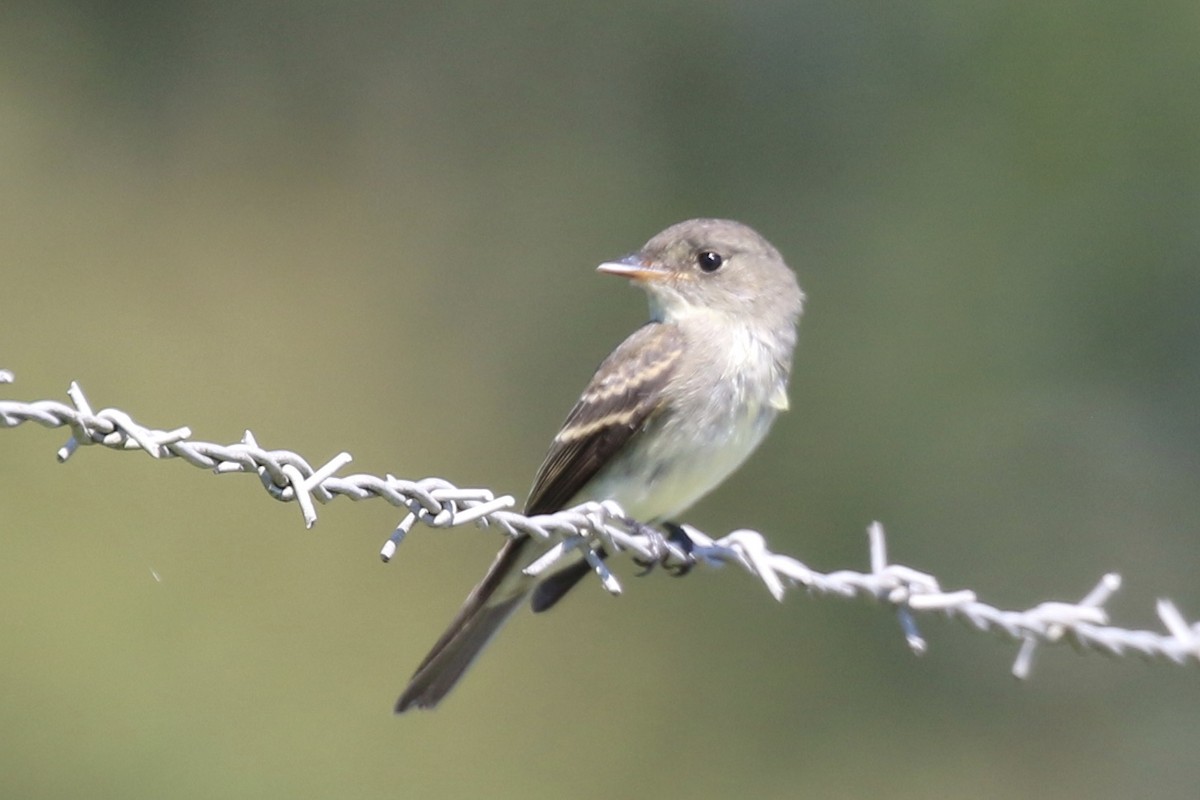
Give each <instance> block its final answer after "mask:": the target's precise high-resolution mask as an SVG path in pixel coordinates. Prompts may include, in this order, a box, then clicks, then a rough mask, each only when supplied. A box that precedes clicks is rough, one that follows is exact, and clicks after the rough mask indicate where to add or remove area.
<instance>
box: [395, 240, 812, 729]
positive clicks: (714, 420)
mask: <svg viewBox="0 0 1200 800" xmlns="http://www.w3.org/2000/svg"><path fill="white" fill-rule="evenodd" d="M597 270H598V271H599V272H601V273H604V274H609V275H615V276H620V277H624V278H626V279H628V280H629V281H630V282H631V283H633V284H634V285H636V286H637V287H639V288H641V289H643V290H644V291H645V292H646V295H647V298H648V300H649V307H650V319H649V321H647V322H646V323H645V324H644V325H642V326H641V327H639V328H638V329H637V330H635V331H634V332H633V333H632V334H631V335H630V336H629V337H628V338H627V339H625V341H623V342H622V343H621V344H620V345H618V346H617V347H616V349H615V350H613V351H612V353H611V354H610V355H609V356H608V357H607V358H605V359H604V361H603V362H601V364H600V366H599V367H598V368H597V370H596V373H595V375H594V376H593V377H592V379H591V381H590V382H589V383H588V384H587V386H586V388H585V389H584V390H583V393H582V394H581V395H580V397H579V400H578V402H576V404H575V405H574V407H573V408H572V409H571V411H570V413H569V414H568V415H567V419H566V421H565V422H564V423H563V425H562V427H561V429H560V430H559V432H558V434H557V435H556V436H555V437H554V440H553V441H552V443H551V445H550V448H549V451H548V452H547V454H546V456H545V459H544V461H543V462H542V464H541V467H540V468H539V469H538V471H537V474H536V476H535V478H534V481H533V487H532V489H531V490H530V493H529V497H528V500H527V501H526V504H525V509H524V510H525V514H527V515H529V516H534V515H539V514H550V513H553V512H556V511H559V510H561V509H564V508H569V507H572V506H574V505H578V504H580V503H583V502H586V501H605V500H612V501H615V502H616V503H617V504H618V505H619V506H620V507H621V509H622V510H623V511H624V512H625V514H626V515H627V516H628V517H629V518H630V519H631V520H636V521H637V522H638V523H639V524H645V525H652V524H660V523H667V522H670V521H671V520H672V519H673V518H674V517H676V516H677V515H678V514H680V513H681V512H683V511H684V510H686V509H687V508H689V507H690V506H691V505H692V504H694V503H695V502H696V501H697V500H699V499H700V498H701V497H703V496H704V495H706V494H708V493H709V492H710V491H711V490H712V489H714V488H715V487H716V486H717V485H718V484H720V483H721V482H722V481H724V480H725V478H727V477H728V476H729V475H730V474H731V473H732V472H733V471H734V470H736V469H737V468H738V467H739V466H740V465H741V464H742V463H743V462H744V461H745V459H746V458H747V457H748V456H749V455H750V453H751V452H752V451H753V450H754V449H755V448H756V447H757V446H758V445H759V443H760V442H761V441H762V439H763V437H764V436H766V434H767V431H768V429H769V428H770V426H771V423H772V422H773V420H774V419H775V417H776V416H777V414H778V413H779V412H781V411H784V410H786V409H787V408H788V397H787V387H788V380H789V377H790V374H791V370H792V355H793V351H794V349H795V346H796V337H797V325H798V322H799V319H800V316H801V313H802V312H803V308H804V302H805V295H804V293H803V291H801V289H800V286H799V283H798V282H797V280H796V275H795V273H794V272H793V271H792V270H791V268H789V267H788V266H787V264H786V263H785V262H784V260H783V257H782V256H781V255H780V253H779V251H778V250H776V249H775V247H773V246H772V245H771V244H770V243H769V242H768V241H767V240H766V239H765V238H763V237H762V236H761V235H760V234H759V233H757V232H756V231H754V230H753V229H752V228H750V227H749V226H747V225H744V224H742V223H740V222H735V221H733V220H727V219H691V220H687V221H685V222H680V223H677V224H675V225H672V226H670V227H668V228H667V229H666V230H664V231H662V232H661V233H659V234H657V235H655V236H653V237H652V238H651V239H650V240H649V241H647V242H646V244H645V245H644V246H642V248H641V249H640V250H638V251H637V252H635V253H633V254H632V255H629V256H626V257H624V258H621V259H619V260H616V261H608V262H604V263H602V264H600V265H599V266H598V267H597ZM549 546H550V545H549V544H547V543H545V542H542V541H539V540H536V539H534V538H533V537H531V536H530V535H528V534H524V533H521V534H517V535H516V536H514V537H513V538H510V539H509V540H508V541H507V542H506V543H505V544H504V545H503V547H501V549H500V551H499V553H498V554H497V555H496V557H495V559H494V561H493V562H492V564H491V566H490V568H489V569H488V571H487V573H486V574H485V575H484V577H483V579H482V580H481V581H480V582H479V584H478V585H477V586H475V588H474V589H473V590H472V591H471V593H470V594H469V595H468V596H467V599H466V601H465V602H464V603H463V605H462V607H461V609H460V610H459V612H458V614H457V615H456V616H455V617H454V619H453V620H452V621H451V623H450V625H449V626H448V627H447V628H446V630H445V632H444V633H443V634H442V636H441V637H440V638H439V639H438V640H437V642H436V643H435V644H434V645H433V647H432V649H431V650H430V651H429V654H428V655H426V656H425V658H424V660H422V661H421V663H420V665H419V666H418V667H417V669H416V671H415V672H414V673H413V676H412V678H411V679H410V681H409V683H408V685H407V687H406V688H405V689H404V692H403V693H402V694H401V696H400V698H399V699H398V700H397V701H396V705H395V711H396V713H401V712H404V711H406V710H408V709H411V708H433V707H434V706H436V705H437V704H438V703H439V702H440V701H441V700H442V699H443V698H444V697H445V696H446V695H447V694H448V693H449V692H450V690H451V689H452V688H454V686H455V685H456V684H457V683H458V682H459V680H460V679H461V678H462V676H463V675H464V673H466V671H467V669H468V668H469V667H470V666H471V664H472V663H473V662H474V661H475V659H476V658H477V657H478V656H479V654H480V653H481V652H482V651H483V649H484V647H485V646H486V645H487V644H488V643H489V642H490V641H491V639H492V637H493V636H495V634H496V633H497V632H498V631H499V630H500V628H501V627H502V626H503V624H504V623H505V622H506V621H507V620H508V619H509V617H510V616H511V615H512V614H513V612H514V611H516V610H517V608H519V607H520V606H521V604H522V603H523V602H524V601H525V600H526V599H527V598H529V599H530V600H531V606H532V608H533V610H534V611H535V612H541V611H545V610H547V609H549V608H550V607H552V606H553V605H555V604H556V603H557V602H558V601H559V600H560V599H561V598H562V597H563V595H564V594H566V592H567V591H569V590H570V589H571V588H572V587H573V586H574V585H575V584H576V583H578V582H579V581H580V580H581V579H582V578H584V577H586V575H587V574H588V572H590V571H591V570H592V567H591V566H590V565H589V564H588V562H587V561H586V560H582V559H580V560H576V561H575V562H573V563H571V564H570V565H569V566H567V567H564V568H561V569H559V570H557V571H555V572H554V573H552V574H551V575H549V576H548V577H541V578H533V577H530V576H528V575H525V574H524V572H523V569H524V568H525V567H527V566H528V565H529V564H530V563H532V562H533V561H535V560H536V559H537V558H538V557H539V556H540V555H542V554H543V553H545V552H546V550H547V549H548V548H549ZM603 555H604V554H603V553H601V556H603Z"/></svg>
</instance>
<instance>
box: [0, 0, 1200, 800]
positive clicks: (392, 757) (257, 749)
mask: <svg viewBox="0 0 1200 800" xmlns="http://www.w3.org/2000/svg"><path fill="white" fill-rule="evenodd" d="M1197 41H1200V6H1197V5H1196V3H1194V2H1185V1H1184V0H1179V1H1178V2H1158V3H1151V4H1145V3H1132V2H1102V3H1083V2H1063V3H1056V4H1042V3H995V2H916V3H903V4H883V3H855V2H850V3H834V2H814V3H805V4H799V3H785V2H760V3H745V4H740V3H728V2H725V3H722V2H693V3H684V2H666V3H658V4H653V5H650V4H642V3H621V2H617V3H608V4H604V5H602V6H601V5H588V6H585V5H583V4H559V3H517V4H488V3H479V2H450V3H399V4H396V3H383V2H358V3H337V4H330V3H314V2H292V3H286V4H285V3H278V2H255V1H254V0H251V2H243V3H221V2H204V1H203V0H193V2H183V3H172V4H155V3H119V2H118V3H85V2H58V1H56V0H45V1H44V2H39V3H22V2H14V3H8V4H5V6H4V7H3V9H0V152H2V153H3V158H0V181H2V182H3V186H4V191H3V192H0V240H2V241H3V242H4V246H3V249H2V251H0V259H2V265H0V275H2V276H3V281H2V282H0V334H2V335H0V342H2V343H3V344H2V345H0V367H4V368H8V369H11V370H13V371H14V372H15V374H16V376H17V383H16V384H15V385H13V386H10V387H5V388H3V389H0V395H3V396H7V397H13V398H20V399H38V398H46V397H49V398H63V397H64V396H65V395H64V391H65V388H66V385H67V383H68V381H70V380H72V379H77V380H79V381H80V382H81V383H82V385H83V387H84V389H85V390H86V391H87V392H88V394H89V396H90V398H91V399H92V401H93V403H94V404H95V405H96V407H98V408H99V407H104V406H109V405H112V406H117V407H119V408H121V409H123V410H125V411H128V412H129V413H131V414H133V415H134V416H135V417H136V418H137V419H139V420H140V421H142V422H144V423H146V424H149V425H155V426H161V427H173V426H177V425H183V424H187V425H190V426H191V427H192V428H193V430H194V431H195V432H196V434H197V435H198V436H200V437H202V438H208V439H212V440H217V441H233V440H236V439H237V438H238V437H239V436H240V435H241V432H242V430H243V429H244V428H246V427H250V428H251V429H253V430H254V432H255V434H256V435H257V436H258V437H259V439H260V441H261V442H262V443H263V444H264V445H265V446H277V447H288V448H293V449H296V450H299V451H301V452H304V453H306V454H308V455H309V456H310V457H311V458H312V460H314V461H319V460H323V459H325V458H327V457H329V456H331V455H332V454H334V453H336V452H338V451H339V450H342V449H346V450H349V451H350V452H352V453H353V454H354V456H355V459H356V460H355V464H354V465H353V469H360V470H363V471H372V472H384V471H390V472H393V473H395V474H398V475H404V476H410V477H422V476H425V475H441V476H444V477H446V478H449V479H451V480H453V481H455V482H457V483H460V484H464V485H487V486H491V487H493V488H495V489H496V490H498V491H505V492H512V493H515V494H518V495H520V494H522V493H523V492H524V491H525V488H526V484H527V482H528V480H529V479H530V477H531V476H532V473H533V470H534V468H535V467H536V465H537V463H538V461H539V460H540V457H541V455H542V449H543V447H544V446H545V444H546V443H547V442H548V440H549V438H550V436H551V435H552V434H553V432H554V430H555V429H556V426H557V424H558V423H559V422H560V420H561V418H562V416H563V414H565V412H566V410H567V408H568V407H569V406H570V403H571V402H572V401H573V400H574V398H575V396H576V392H577V391H578V390H579V388H580V387H581V385H582V383H583V382H584V381H585V380H586V379H587V377H588V376H589V375H590V371H591V369H592V368H593V366H594V365H595V364H596V363H597V362H598V361H599V359H600V358H602V357H603V356H604V355H605V354H606V353H607V352H608V350H609V349H610V348H611V347H612V346H613V345H614V344H615V343H616V342H618V341H619V340H620V339H621V338H622V337H623V336H624V335H625V334H627V333H628V332H629V331H630V330H631V329H632V328H633V327H634V326H635V325H637V324H638V323H639V322H640V321H641V320H642V319H643V318H644V314H645V309H644V301H643V299H642V298H641V297H640V296H639V295H638V293H636V292H633V291H631V290H630V289H629V288H628V287H625V286H623V285H621V283H620V282H619V281H611V280H608V279H604V278H601V277H598V276H596V275H594V274H593V271H592V267H593V266H594V265H595V264H596V263H598V262H599V261H601V260H602V259H605V258H610V257H613V256H618V255H621V254H623V253H625V252H628V251H630V250H632V249H634V248H636V247H637V246H638V245H639V244H641V242H642V241H644V240H645V239H646V238H648V237H649V236H650V235H652V234H653V233H655V232H657V231H658V230H659V229H661V228H663V227H665V226H666V225H668V224H670V223H672V222H675V221H678V220H680V219H683V218H686V217H691V216H700V215H713V216H730V217H734V218H738V219H741V220H743V221H745V222H747V223H749V224H751V225H753V226H755V227H756V228H758V229H759V230H761V231H762V232H763V233H764V234H765V235H766V236H767V237H768V238H770V239H771V240H772V241H773V242H774V243H775V244H776V245H777V246H778V247H779V248H780V249H781V250H782V251H783V252H784V254H785V255H786V256H787V257H788V258H789V261H790V262H791V263H792V265H793V266H794V267H795V268H796V269H797V272H798V273H799V275H800V278H801V283H802V284H803V285H804V287H805V289H806V290H807V292H808V294H809V298H810V303H809V308H808V313H807V315H806V317H805V319H804V322H803V325H802V333H801V346H800V351H799V354H798V359H797V368H796V378H795V381H794V386H793V391H792V406H793V409H794V411H793V413H791V414H789V415H787V416H786V417H785V418H784V419H782V420H781V421H780V423H779V424H778V425H777V426H776V429H775V431H774V433H773V435H772V437H771V438H770V439H769V440H768V442H767V443H766V445H764V447H763V449H762V451H760V453H759V454H758V455H757V456H756V457H755V458H754V459H753V460H752V461H751V463H750V464H748V465H747V466H746V468H745V469H743V470H742V471H741V472H740V473H739V474H738V475H737V476H735V477H734V478H733V479H731V480H730V481H729V483H728V484H727V485H726V486H725V487H724V488H723V489H722V490H721V491H719V492H718V493H716V494H715V495H714V496H713V497H712V498H710V499H708V500H706V501H705V502H704V503H702V504H701V505H699V506H697V507H696V508H695V509H694V510H693V511H692V512H691V513H690V514H689V516H688V521H689V522H692V523H694V524H696V525H698V526H699V527H701V528H703V529H705V530H709V531H712V532H714V533H715V532H722V531H725V530H728V529H731V528H735V527H754V528H757V529H760V530H763V531H765V532H767V533H768V534H769V535H770V538H771V541H772V543H773V545H774V546H775V547H777V548H778V549H781V550H784V551H788V552H792V553H795V554H796V555H798V556H799V557H801V558H803V559H805V560H808V561H809V562H810V563H812V564H813V565H814V566H816V567H818V568H823V569H831V568H835V567H840V566H847V567H855V566H862V565H864V564H865V562H866V552H865V551H866V543H865V535H864V534H863V531H864V529H865V527H866V525H867V523H868V522H869V521H870V520H872V519H875V518H878V519H881V520H883V521H884V522H885V523H886V524H887V526H888V529H889V531H890V533H891V548H892V554H893V556H894V557H895V558H896V559H897V560H898V561H901V562H903V563H908V564H912V565H914V566H917V567H921V568H924V569H928V570H930V571H933V572H935V573H936V574H938V575H939V576H941V577H942V578H943V579H944V580H945V581H946V582H947V584H948V585H950V586H967V587H971V588H974V589H977V590H979V591H980V592H982V593H983V594H984V596H985V597H986V598H987V599H988V600H990V601H993V602H996V603H999V604H1009V605H1012V606H1017V607H1020V606H1025V605H1032V604H1034V603H1037V602H1040V601H1041V600H1043V599H1049V598H1055V599H1074V598H1077V597H1079V596H1082V594H1084V593H1085V592H1086V591H1087V590H1088V589H1089V588H1090V587H1091V585H1092V584H1093V582H1094V581H1095V579H1096V578H1097V577H1098V576H1099V575H1100V574H1102V573H1103V572H1105V571H1108V570H1113V569H1115V570H1118V571H1120V572H1122V573H1123V574H1124V576H1125V578H1126V586H1127V588H1126V589H1125V590H1124V591H1123V593H1122V594H1121V595H1120V596H1119V598H1118V599H1117V601H1116V602H1115V603H1114V604H1113V612H1114V614H1115V615H1116V618H1117V620H1118V621H1120V622H1123V623H1126V624H1129V625H1144V626H1153V625H1154V624H1155V621H1154V619H1153V616H1152V613H1151V608H1152V602H1153V599H1154V598H1155V597H1157V596H1160V595H1165V596H1171V597H1173V598H1175V599H1176V600H1177V601H1179V603H1180V604H1181V607H1182V608H1183V609H1184V611H1185V613H1187V614H1189V616H1191V617H1193V618H1194V617H1195V616H1196V615H1197V614H1200V588H1198V587H1197V583H1196V578H1195V576H1196V572H1197V566H1198V565H1200V548H1198V547H1197V540H1198V530H1200V492H1197V482H1198V480H1200V458H1198V456H1197V453H1200V418H1198V417H1197V414H1196V412H1195V409H1196V398H1197V396H1198V395H1200V344H1198V343H1200V314H1197V313H1196V310H1195V309H1196V308H1197V306H1198V305H1200V268H1198V253H1200V136H1198V135H1197V131H1198V130H1200V48H1197V46H1196V42H1197ZM64 438H65V437H64V436H63V435H62V432H47V431H45V430H42V429H41V428H37V427H34V426H26V427H24V428H22V429H19V430H16V431H8V432H4V433H0V447H2V450H0V452H2V454H3V455H2V457H0V482H2V485H3V486H4V496H5V497H6V502H5V503H4V512H3V515H2V516H3V520H4V525H3V530H4V532H5V537H4V544H5V548H4V557H3V558H2V559H0V598H2V602H3V605H4V607H5V608H6V609H8V611H7V613H6V614H5V615H4V622H3V623H2V624H0V639H2V640H3V642H4V647H3V652H4V655H3V657H0V718H2V719H4V720H5V721H6V724H5V725H4V726H3V731H4V733H3V739H2V743H0V753H2V755H0V794H3V795H4V796H8V797H121V798H140V797H147V798H149V797H154V798H159V797H281V796H288V797H332V796H344V797H360V798H368V797H385V796H386V797H394V796H401V797H448V798H449V797H470V796H486V797H497V798H499V797H522V798H540V797H577V798H587V797H612V796H622V797H630V796H664V797H682V796H686V797H696V798H701V797H713V798H717V797H729V796H733V795H735V794H736V795H739V796H747V797H761V798H767V797H781V798H782V797H796V796H811V797H822V798H841V797H846V798H849V797H868V796H879V795H884V794H886V795H888V796H889V797H894V798H931V797H990V798H1008V797H1012V798H1018V797H1019V798H1029V797H1046V798H1074V797H1088V798H1127V797H1132V796H1153V797H1156V798H1173V797H1179V798H1185V797H1186V798H1191V797H1194V796H1195V787H1196V786H1197V785H1200V760H1197V759H1196V757H1195V743H1196V741H1197V736H1198V734H1200V720H1198V719H1197V715H1196V713H1195V712H1194V709H1195V708H1197V707H1200V705H1198V704H1197V701H1198V700H1200V696H1198V691H1200V690H1198V688H1197V679H1196V672H1195V671H1194V670H1181V669H1175V668H1166V667H1147V666H1144V665H1142V664H1139V663H1136V662H1133V663H1130V662H1126V661H1120V662H1109V661H1105V660H1103V659H1099V658H1096V657H1079V656H1076V655H1075V654H1073V653H1071V652H1069V651H1065V650H1064V651H1050V650H1045V651H1042V652H1041V653H1040V656H1039V661H1038V668H1037V670H1036V671H1035V675H1034V679H1033V681H1032V682H1031V683H1030V684H1028V685H1022V686H1018V685H1014V683H1013V681H1012V679H1011V678H1010V677H1009V676H1008V668H1009V664H1010V663H1011V658H1012V656H1013V655H1014V653H1015V648H1013V647H1011V646H1008V645H1001V644H997V643H996V642H994V641H991V640H989V639H984V638H981V637H979V636H976V635H969V634H966V633H964V632H962V631H960V630H958V629H957V628H955V627H954V626H949V625H937V624H931V623H927V624H926V627H925V631H924V632H925V634H926V635H927V637H928V638H929V640H930V642H931V646H932V651H931V652H930V654H929V655H928V656H926V657H925V658H923V659H919V660H918V659H915V658H913V657H911V656H910V655H909V654H908V653H907V651H906V650H905V647H904V643H903V639H902V637H901V635H900V633H899V631H898V629H897V627H896V625H895V624H894V622H893V621H892V619H891V617H890V615H889V614H887V613H886V612H884V613H881V611H880V610H879V609H872V608H867V607H863V606H859V605H854V604H842V603H837V602H835V601H829V600H824V601H808V600H806V599H805V598H804V597H803V596H800V595H797V596H795V597H792V598H790V599H789V600H788V601H787V603H785V604H784V605H783V606H776V605H775V604H774V603H773V602H772V601H771V600H770V599H769V596H768V595H767V594H766V593H765V592H764V591H763V590H762V589H761V588H758V587H756V586H754V585H753V584H751V583H750V582H749V581H748V580H747V579H745V578H744V577H743V576H740V575H737V574H735V573H733V572H730V571H726V572H724V573H720V574H697V575H695V576H694V577H691V578H689V579H687V580H684V581H672V580H669V579H667V578H665V577H663V576H661V575H656V576H654V577H652V578H648V579H645V580H630V581H628V582H627V583H626V592H625V595H624V596H623V597H622V599H621V600H620V601H612V600H610V599H608V598H607V597H605V596H604V595H603V593H602V592H600V591H598V590H593V591H581V592H580V596H579V597H577V598H573V599H572V601H571V602H570V603H567V604H565V606H564V607H563V608H562V609H561V610H559V611H556V612H555V613H554V614H550V615H547V616H545V617H539V618H537V619H536V620H535V619H532V618H529V617H524V618H521V619H519V620H517V621H516V622H514V624H513V625H512V626H511V628H510V629H509V630H508V631H506V635H505V636H504V637H503V639H502V640H501V641H500V643H499V644H498V645H497V646H496V647H494V648H493V649H492V650H491V651H490V652H489V654H488V657H487V658H486V659H485V660H484V661H483V663H481V664H480V665H479V667H478V668H477V669H476V670H475V671H474V673H473V674H472V675H471V677H470V679H469V680H468V681H467V682H466V683H465V684H464V685H463V686H462V687H461V688H460V690H459V691H458V692H457V693H456V694H455V695H454V696H453V697H452V698H451V699H450V700H449V702H448V703H447V704H446V705H445V707H444V708H442V709H440V710H439V711H438V712H437V713H436V714H432V715H409V716H405V717H403V718H400V719H394V718H393V717H392V716H391V714H390V708H391V702H392V700H393V698H394V696H395V694H396V693H397V692H398V691H399V689H400V688H401V686H402V685H403V682H404V680H405V678H406V677H407V675H408V674H409V672H410V670H411V669H412V667H413V666H414V665H415V663H416V662H417V660H418V659H419V658H420V656H421V655H422V654H423V653H424V652H425V649H426V647H427V646H428V645H429V643H430V642H431V641H432V639H433V637H434V636H435V635H436V634H437V632H438V631H439V630H440V629H441V627H442V626H443V624H444V623H445V621H446V620H447V619H448V617H449V615H450V614H451V613H452V612H453V610H454V609H455V608H456V607H457V605H458V603H459V601H460V600H461V598H462V596H463V595H464V594H465V593H466V591H467V589H468V588H469V587H470V585H471V584H472V583H473V581H474V579H475V578H476V577H477V575H478V574H479V573H480V572H481V571H482V569H483V568H484V565H485V564H486V563H487V562H488V560H489V558H490V555H491V552H492V551H493V550H494V549H495V547H496V546H497V540H496V539H495V537H494V536H491V535H485V536H477V537H473V536H471V535H469V534H463V533H456V534H452V535H440V534H426V533H420V532H419V533H417V534H415V535H414V536H412V537H411V539H410V541H409V542H408V543H406V544H405V546H404V549H403V550H402V551H401V554H400V557H399V558H398V559H397V560H396V561H395V562H393V563H392V564H391V565H389V566H387V567H386V568H384V567H381V566H380V565H379V563H378V561H377V560H376V557H375V553H376V552H377V550H378V546H379V545H380V543H381V542H382V540H383V539H384V538H385V537H386V535H387V534H388V532H389V531H390V529H391V525H393V524H394V522H395V520H396V513H395V511H394V510H392V509H390V508H388V507H386V506H384V504H382V503H370V504H364V505H352V504H350V503H347V502H345V501H340V502H339V503H336V504H334V505H332V506H329V507H327V508H325V509H323V510H322V516H321V521H320V523H319V525H318V527H317V528H316V530H315V531H313V532H306V531H304V530H303V529H302V528H301V526H300V520H299V515H298V513H297V512H296V509H294V508H292V507H288V506H280V505H275V504H272V503H269V502H268V501H267V499H266V498H265V496H263V495H262V493H261V489H260V488H259V487H258V486H257V482H256V481H253V480H251V479H247V478H245V477H212V476H206V475H204V474H203V473H197V472H196V471H194V470H192V469H190V468H188V467H185V466H183V465H179V464H154V463H151V462H150V461H149V460H148V459H146V458H145V457H144V456H141V455H121V454H116V453H111V452H103V453H99V452H91V451H84V452H81V453H79V454H78V455H77V456H76V458H75V459H73V460H72V462H70V463H69V464H67V465H66V466H59V465H56V464H55V463H54V459H53V454H54V450H55V449H56V448H57V447H58V446H59V445H60V444H61V442H62V440H63V439H64ZM151 570H154V571H156V572H157V573H158V574H159V575H160V576H161V578H162V580H161V582H158V581H156V580H155V579H154V577H153V576H152V574H151Z"/></svg>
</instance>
